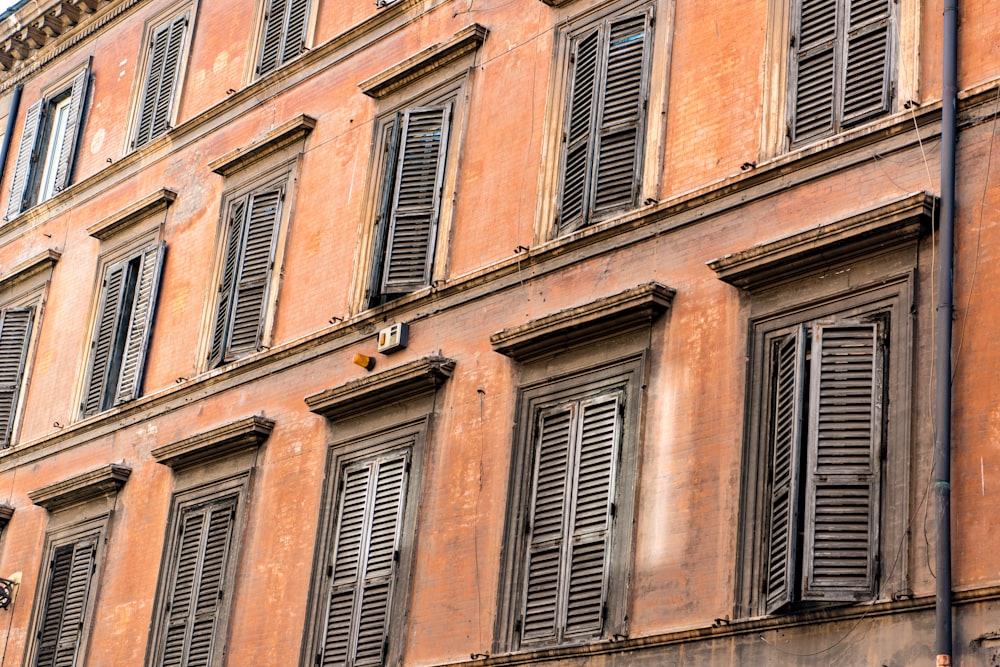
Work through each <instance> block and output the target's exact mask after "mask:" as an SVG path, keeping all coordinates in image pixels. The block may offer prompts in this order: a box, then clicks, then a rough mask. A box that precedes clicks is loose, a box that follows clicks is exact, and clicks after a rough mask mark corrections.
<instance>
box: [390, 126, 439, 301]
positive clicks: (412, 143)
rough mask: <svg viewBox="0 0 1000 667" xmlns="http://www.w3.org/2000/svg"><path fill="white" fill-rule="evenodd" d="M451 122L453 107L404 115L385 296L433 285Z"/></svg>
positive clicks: (394, 193)
mask: <svg viewBox="0 0 1000 667" xmlns="http://www.w3.org/2000/svg"><path fill="white" fill-rule="evenodd" d="M449 117H450V107H428V108H415V109H409V110H407V111H406V113H405V114H403V119H402V127H401V129H400V141H399V156H398V166H397V169H396V174H395V176H396V182H395V187H394V192H393V195H394V196H393V203H392V212H391V214H390V218H389V232H388V239H387V246H386V251H385V266H384V267H383V278H382V293H383V294H402V293H406V292H410V291H412V290H414V289H417V288H420V287H423V286H425V285H428V284H430V277H431V265H432V261H433V255H434V253H433V249H434V242H435V237H436V232H437V223H438V214H439V212H440V207H441V187H442V183H443V181H444V168H445V155H446V154H447V143H448V123H449V119H450V118H449Z"/></svg>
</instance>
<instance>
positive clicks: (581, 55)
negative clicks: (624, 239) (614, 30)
mask: <svg viewBox="0 0 1000 667" xmlns="http://www.w3.org/2000/svg"><path fill="white" fill-rule="evenodd" d="M600 35H601V33H600V31H599V30H597V29H594V30H593V31H591V32H589V33H587V34H586V35H585V36H583V37H581V38H579V39H578V40H577V41H576V43H575V44H574V46H573V53H572V55H571V62H572V67H573V71H572V73H571V75H570V82H571V83H570V89H569V91H568V93H567V100H568V101H567V106H566V133H565V135H564V137H563V159H562V162H563V174H562V188H561V199H560V204H559V229H560V231H568V230H570V229H574V228H576V227H578V226H579V225H581V224H583V222H584V216H585V213H586V211H587V210H588V209H589V207H590V203H589V200H588V197H587V196H588V193H589V191H590V186H589V184H590V179H589V177H588V174H589V171H590V162H591V157H590V156H591V150H592V148H593V146H592V143H593V141H592V139H593V136H594V125H595V123H596V120H595V113H596V109H597V104H596V100H597V94H598V90H597V86H598V85H599V83H600V79H599V77H598V58H597V54H598V47H599V45H600Z"/></svg>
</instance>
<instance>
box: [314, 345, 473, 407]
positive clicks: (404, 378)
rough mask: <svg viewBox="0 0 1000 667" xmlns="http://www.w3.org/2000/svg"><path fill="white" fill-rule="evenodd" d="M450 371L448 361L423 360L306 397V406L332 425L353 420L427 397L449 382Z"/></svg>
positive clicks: (433, 358)
mask: <svg viewBox="0 0 1000 667" xmlns="http://www.w3.org/2000/svg"><path fill="white" fill-rule="evenodd" d="M454 370H455V361H454V360H452V359H446V358H445V357H438V356H433V357H424V358H423V359H417V360H416V361H411V362H409V363H406V364H403V365H402V366H397V367H396V368H390V369H389V370H387V371H382V372H381V373H376V374H375V375H370V376H368V377H364V378H360V379H358V380H352V381H351V382H346V383H344V384H342V385H340V386H338V387H333V388H332V389H327V390H326V391H321V392H320V393H318V394H313V395H311V396H306V399H305V400H306V405H308V406H309V409H310V410H311V411H312V412H315V413H317V414H320V415H323V416H324V417H326V418H327V419H330V420H334V421H335V420H339V419H346V418H348V417H355V416H357V415H360V414H364V413H366V412H371V411H372V410H375V409H377V408H381V407H384V406H386V405H391V404H393V403H400V402H402V401H405V400H408V399H412V398H415V397H417V396H420V395H423V394H428V393H430V392H432V391H434V390H435V389H437V388H438V387H440V386H441V385H442V384H443V383H444V381H445V380H447V379H448V378H450V377H451V374H452V372H453V371H454Z"/></svg>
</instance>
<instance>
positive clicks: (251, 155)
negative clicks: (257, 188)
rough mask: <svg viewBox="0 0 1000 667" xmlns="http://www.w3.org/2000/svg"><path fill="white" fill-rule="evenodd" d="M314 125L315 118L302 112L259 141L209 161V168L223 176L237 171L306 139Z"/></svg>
mask: <svg viewBox="0 0 1000 667" xmlns="http://www.w3.org/2000/svg"><path fill="white" fill-rule="evenodd" d="M314 127H316V119H315V118H313V117H312V116H307V115H305V114H300V115H298V116H296V117H295V118H293V119H291V120H289V121H287V122H285V123H282V124H281V125H279V126H278V127H276V128H274V129H273V130H271V131H270V132H268V133H267V134H266V135H264V138H262V139H260V140H259V141H256V142H254V143H252V144H250V145H249V146H244V147H242V148H237V149H235V150H232V151H229V152H228V153H226V154H225V155H223V156H222V157H219V158H216V159H214V160H212V161H211V162H209V163H208V168H209V169H211V170H212V171H214V172H215V173H217V174H220V175H222V176H229V175H230V174H232V173H233V172H235V171H239V170H240V169H245V168H246V167H249V166H250V165H252V164H254V163H255V162H259V161H260V160H263V159H264V158H266V157H268V156H269V155H273V154H274V153H277V152H278V151H280V150H281V149H283V148H286V147H288V146H291V145H292V144H294V143H296V142H298V141H302V140H304V139H305V138H306V137H307V136H309V133H310V132H312V131H313V128H314Z"/></svg>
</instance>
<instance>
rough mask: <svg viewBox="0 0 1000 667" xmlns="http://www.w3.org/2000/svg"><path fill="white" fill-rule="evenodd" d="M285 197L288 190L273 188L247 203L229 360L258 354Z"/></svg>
mask: <svg viewBox="0 0 1000 667" xmlns="http://www.w3.org/2000/svg"><path fill="white" fill-rule="evenodd" d="M284 196H285V190H284V187H272V188H268V189H264V190H259V191H257V192H254V193H252V194H251V195H250V198H249V199H248V201H247V209H248V211H247V215H246V224H245V230H244V231H245V233H244V236H243V243H242V246H243V252H242V253H241V256H240V261H239V264H238V266H237V267H236V280H235V283H234V286H233V303H232V306H231V310H232V313H231V316H230V329H229V336H228V341H227V342H228V344H227V345H226V357H225V358H226V359H229V358H232V357H233V356H234V355H236V354H239V353H241V352H251V351H253V350H256V349H257V348H258V346H259V345H260V336H261V333H262V332H263V329H264V309H265V307H266V304H267V291H268V282H269V278H270V276H271V269H272V267H273V265H274V250H275V245H276V240H277V234H278V220H279V219H280V217H281V202H282V200H283V199H284Z"/></svg>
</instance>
